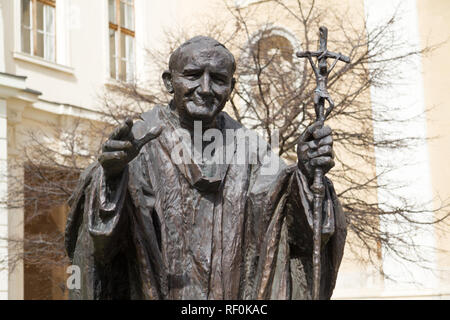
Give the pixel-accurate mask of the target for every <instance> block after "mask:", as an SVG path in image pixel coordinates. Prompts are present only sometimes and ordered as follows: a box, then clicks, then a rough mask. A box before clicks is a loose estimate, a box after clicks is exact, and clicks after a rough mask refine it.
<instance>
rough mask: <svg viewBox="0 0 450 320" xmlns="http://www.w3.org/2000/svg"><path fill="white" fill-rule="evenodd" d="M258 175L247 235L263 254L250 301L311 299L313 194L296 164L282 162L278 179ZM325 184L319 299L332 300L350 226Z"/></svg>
mask: <svg viewBox="0 0 450 320" xmlns="http://www.w3.org/2000/svg"><path fill="white" fill-rule="evenodd" d="M273 161H276V159H274V160H273ZM254 175H256V176H254V177H253V178H252V180H253V181H254V183H252V184H251V185H250V193H249V196H250V199H249V200H250V201H249V204H250V205H251V206H250V208H249V209H250V210H249V211H248V222H249V224H252V225H251V226H250V225H249V228H250V227H251V230H250V229H249V232H247V233H248V235H249V237H248V238H249V239H253V241H255V242H256V243H257V246H258V249H257V250H256V252H258V254H257V255H255V258H254V261H255V265H256V268H254V269H253V270H254V273H252V274H250V273H249V274H250V275H252V277H253V278H254V279H255V280H254V281H250V280H249V283H253V285H252V288H253V289H252V291H253V293H252V294H248V295H246V297H252V298H254V299H255V298H256V299H311V292H312V274H313V268H312V252H313V218H312V217H313V212H312V209H313V193H312V192H311V190H310V189H309V186H308V184H307V182H306V178H305V176H304V175H303V173H302V172H301V171H300V170H299V169H298V167H297V166H296V165H292V166H285V165H283V164H282V163H280V165H279V170H278V171H277V173H276V174H265V175H262V174H261V170H260V169H259V168H258V170H257V171H255V172H254ZM324 182H325V186H326V192H325V197H324V200H323V206H322V208H323V213H322V218H323V220H322V250H321V261H322V268H321V294H320V297H321V299H329V298H330V297H331V294H332V292H333V289H334V286H335V282H336V277H337V272H338V269H339V265H340V262H341V260H342V256H343V251H344V244H345V238H346V223H345V216H344V214H343V211H342V208H341V206H340V204H339V201H338V199H337V196H336V193H335V191H334V188H333V185H332V183H331V181H330V180H328V179H326V178H325V179H324ZM253 235H254V236H253ZM248 278H249V279H250V277H248Z"/></svg>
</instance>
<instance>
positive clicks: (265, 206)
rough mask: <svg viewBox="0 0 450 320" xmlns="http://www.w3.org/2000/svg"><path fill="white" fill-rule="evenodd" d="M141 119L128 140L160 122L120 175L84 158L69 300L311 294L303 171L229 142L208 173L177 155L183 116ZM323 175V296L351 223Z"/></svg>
mask: <svg viewBox="0 0 450 320" xmlns="http://www.w3.org/2000/svg"><path fill="white" fill-rule="evenodd" d="M141 119H142V121H140V122H138V123H136V124H135V125H134V126H133V133H134V135H135V137H140V136H143V135H144V134H145V133H146V132H147V131H148V130H149V129H150V128H154V127H155V126H157V125H160V124H162V125H164V129H163V131H162V133H161V135H160V136H159V137H158V138H156V139H154V140H152V141H150V142H149V143H148V144H146V145H145V146H144V147H143V148H142V149H141V151H140V153H139V155H138V156H137V157H136V158H135V159H134V160H132V161H131V162H130V163H129V164H128V166H127V167H126V168H125V170H124V171H123V172H122V173H121V175H120V176H118V177H115V178H108V179H107V178H106V177H105V175H104V172H103V168H102V166H100V165H99V164H98V163H94V164H92V165H91V166H89V167H88V168H87V169H86V170H85V171H84V172H83V173H82V175H81V177H80V179H79V183H78V185H77V187H76V190H75V191H74V193H73V195H72V196H71V198H70V200H69V205H70V212H69V215H68V219H67V225H66V233H65V245H66V250H67V253H68V256H69V258H70V260H71V262H72V264H73V265H77V266H79V267H80V271H81V274H80V276H81V282H80V284H81V286H80V287H79V288H78V289H72V290H70V293H69V297H70V298H71V299H310V298H311V288H312V251H313V240H312V239H313V233H312V215H313V213H312V203H313V194H312V192H311V191H310V189H309V186H308V182H307V179H306V178H305V176H304V175H303V173H302V172H301V171H300V170H299V169H298V167H297V166H296V165H291V166H287V165H286V164H285V163H284V162H283V161H282V160H280V159H279V158H278V157H277V156H273V154H272V153H271V150H270V149H269V148H267V146H265V147H264V148H267V153H268V154H270V155H271V158H270V159H271V160H270V161H272V163H271V164H272V165H273V164H276V166H275V167H277V168H278V169H277V170H276V171H274V172H272V173H271V174H267V170H266V172H263V171H264V170H263V163H262V161H261V160H260V159H259V157H258V159H257V160H256V161H248V163H242V161H235V160H236V159H237V157H238V156H241V157H242V154H241V153H242V152H241V151H239V152H238V151H236V150H235V151H234V153H233V154H232V155H231V157H230V158H229V159H231V161H227V162H228V163H225V164H223V165H222V166H219V169H217V170H216V172H215V173H213V174H211V171H210V170H209V171H208V170H205V167H204V166H202V164H201V163H200V164H199V163H198V162H195V161H192V162H191V163H185V161H183V162H180V161H174V160H173V150H174V149H176V148H177V146H178V145H177V143H179V141H178V140H177V139H176V133H177V132H178V131H179V129H180V124H179V119H178V117H177V113H176V112H175V111H174V110H172V109H171V107H169V106H156V107H154V108H153V109H152V110H151V111H149V112H146V113H144V114H142V116H141ZM216 121H217V127H218V129H219V130H221V132H226V129H232V130H247V129H245V128H244V127H242V126H241V125H240V124H238V123H237V122H236V121H235V120H233V119H232V118H231V117H229V116H228V115H227V114H226V113H225V112H221V113H220V114H219V115H218V116H217V120H216ZM236 142H237V141H233V142H232V143H236ZM260 148H261V147H260ZM245 150H246V151H245V152H247V153H248V152H250V151H248V149H245ZM264 152H266V151H264ZM266 160H267V158H266ZM274 161H275V162H277V163H274ZM264 165H267V161H266V163H265V164H264ZM324 183H325V186H326V192H325V198H324V202H323V214H322V216H323V220H322V224H323V228H322V249H321V262H322V267H321V287H320V297H321V299H329V298H330V297H331V294H332V292H333V289H334V286H335V282H336V277H337V272H338V269H339V265H340V262H341V259H342V255H343V249H344V243H345V237H346V222H345V216H344V214H343V211H342V209H341V206H340V204H339V201H338V199H337V197H336V193H335V191H334V188H333V185H332V183H331V182H330V181H329V180H328V179H326V178H324Z"/></svg>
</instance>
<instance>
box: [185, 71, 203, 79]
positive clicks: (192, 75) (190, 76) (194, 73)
mask: <svg viewBox="0 0 450 320" xmlns="http://www.w3.org/2000/svg"><path fill="white" fill-rule="evenodd" d="M201 76H202V73H201V72H198V71H188V72H185V73H184V77H185V78H187V79H189V80H197V79H198V78H200V77H201Z"/></svg>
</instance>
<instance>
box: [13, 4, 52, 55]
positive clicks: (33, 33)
mask: <svg viewBox="0 0 450 320" xmlns="http://www.w3.org/2000/svg"><path fill="white" fill-rule="evenodd" d="M21 29H22V52H24V53H28V54H31V55H33V56H38V57H42V58H44V59H46V60H49V61H55V56H56V52H55V51H56V50H55V1H54V0H53V1H52V0H22V28H21Z"/></svg>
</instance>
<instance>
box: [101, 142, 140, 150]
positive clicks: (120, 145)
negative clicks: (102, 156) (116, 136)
mask: <svg viewBox="0 0 450 320" xmlns="http://www.w3.org/2000/svg"><path fill="white" fill-rule="evenodd" d="M132 147H133V145H132V143H131V142H130V141H122V140H108V141H106V142H105V144H104V145H103V152H111V151H122V150H124V151H127V150H130V149H131V148H132Z"/></svg>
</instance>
